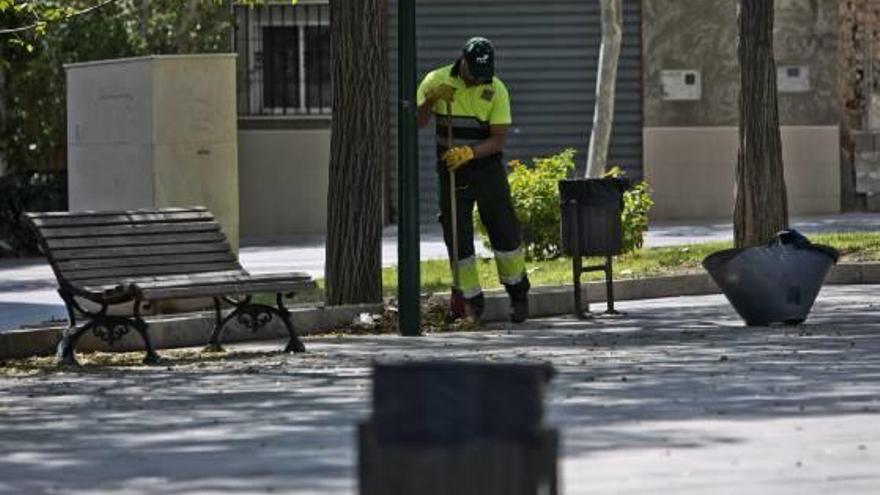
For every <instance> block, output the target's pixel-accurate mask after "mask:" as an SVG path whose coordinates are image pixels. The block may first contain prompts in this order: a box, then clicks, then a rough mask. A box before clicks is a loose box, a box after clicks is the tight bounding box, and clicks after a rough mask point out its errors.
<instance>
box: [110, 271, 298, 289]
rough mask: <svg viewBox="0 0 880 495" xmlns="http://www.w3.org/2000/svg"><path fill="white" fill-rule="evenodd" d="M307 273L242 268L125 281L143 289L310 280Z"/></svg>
mask: <svg viewBox="0 0 880 495" xmlns="http://www.w3.org/2000/svg"><path fill="white" fill-rule="evenodd" d="M310 279H311V277H309V275H308V274H305V273H297V272H293V273H261V274H258V275H251V274H249V273H248V272H246V271H244V270H242V271H240V272H234V271H228V272H214V273H196V274H193V275H171V276H167V277H161V276H160V277H143V278H138V279H125V280H124V282H126V283H132V284H136V285H137V286H138V287H140V288H141V289H146V288H155V287H168V286H171V285H175V284H177V285H217V284H225V283H243V282H247V281H250V280H254V281H261V282H273V281H279V280H297V281H298V280H310Z"/></svg>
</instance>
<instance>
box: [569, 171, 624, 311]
mask: <svg viewBox="0 0 880 495" xmlns="http://www.w3.org/2000/svg"><path fill="white" fill-rule="evenodd" d="M628 188H629V183H628V182H627V181H626V180H625V179H620V178H604V179H569V180H561V181H559V202H560V210H561V213H562V217H561V225H560V229H561V230H560V237H561V238H562V250H563V252H564V253H565V254H567V255H569V256H571V259H572V275H573V276H572V278H573V279H574V305H575V316H577V317H579V318H582V317H584V316H585V315H586V314H588V313H589V311H590V304H589V302H587V304H586V313H585V311H584V309H583V305H584V304H583V300H582V292H581V275H582V274H584V273H585V272H591V271H603V272H605V284H606V289H605V290H606V294H607V300H608V311H607V313H609V314H616V313H617V312H616V311H615V310H614V282H613V279H612V261H611V257H612V256H614V255H616V254H620V253H622V252H623V226H622V224H621V219H620V215H621V213H622V212H623V193H624V191H626V190H627V189H628ZM584 256H602V257H604V258H605V262H604V263H603V264H601V265H596V266H587V267H584V266H583V264H582V260H581V258H582V257H584Z"/></svg>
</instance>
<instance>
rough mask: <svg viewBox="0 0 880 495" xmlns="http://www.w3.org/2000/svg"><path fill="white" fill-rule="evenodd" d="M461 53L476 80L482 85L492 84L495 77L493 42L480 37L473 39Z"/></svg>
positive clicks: (465, 45)
mask: <svg viewBox="0 0 880 495" xmlns="http://www.w3.org/2000/svg"><path fill="white" fill-rule="evenodd" d="M461 53H462V56H463V57H464V59H465V61H467V65H468V70H469V71H470V73H471V75H472V76H473V77H474V79H476V80H477V81H480V82H481V83H490V82H492V76H494V75H495V48H494V47H493V46H492V42H491V41H489V40H487V39H486V38H483V37H480V36H477V37H476V38H471V39H469V40H468V41H467V43H465V44H464V48H463V49H462V51H461Z"/></svg>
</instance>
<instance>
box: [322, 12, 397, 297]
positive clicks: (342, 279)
mask: <svg viewBox="0 0 880 495" xmlns="http://www.w3.org/2000/svg"><path fill="white" fill-rule="evenodd" d="M386 18H387V4H386V0H360V1H357V2H349V1H334V2H330V30H331V45H332V54H333V57H332V65H333V125H332V135H331V142H330V190H329V194H328V197H327V203H328V204H327V265H326V270H325V271H326V282H327V285H326V290H327V304H330V305H339V304H355V303H362V302H378V301H381V300H382V191H383V188H382V183H383V180H382V174H383V170H384V169H385V166H386V164H387V162H388V159H389V158H388V157H389V141H388V139H389V134H388V127H389V115H388V63H387V62H388V61H387V49H386V48H387V39H386V37H385V36H386V34H385V33H386V31H387V29H386Z"/></svg>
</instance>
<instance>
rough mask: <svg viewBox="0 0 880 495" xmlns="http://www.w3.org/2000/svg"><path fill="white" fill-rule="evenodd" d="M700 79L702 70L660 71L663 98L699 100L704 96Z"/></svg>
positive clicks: (667, 99) (670, 99)
mask: <svg viewBox="0 0 880 495" xmlns="http://www.w3.org/2000/svg"><path fill="white" fill-rule="evenodd" d="M700 79H701V78H700V71H698V70H696V69H683V70H662V71H660V84H661V86H662V89H663V100H665V101H698V100H699V99H700V98H701V97H702V82H701V80H700Z"/></svg>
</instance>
